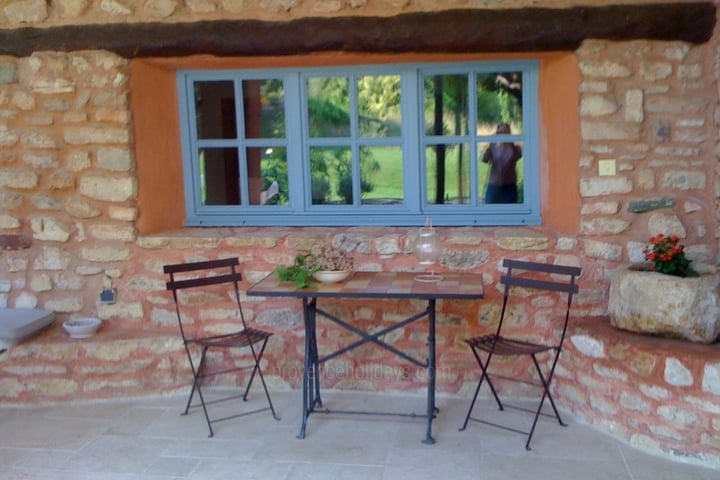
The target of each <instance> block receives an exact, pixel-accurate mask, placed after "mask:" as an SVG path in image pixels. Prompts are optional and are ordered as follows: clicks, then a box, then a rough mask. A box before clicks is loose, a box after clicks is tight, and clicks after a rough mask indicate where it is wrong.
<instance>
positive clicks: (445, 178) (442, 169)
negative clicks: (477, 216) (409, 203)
mask: <svg viewBox="0 0 720 480" xmlns="http://www.w3.org/2000/svg"><path fill="white" fill-rule="evenodd" d="M468 152H469V148H468V145H466V144H454V145H431V146H429V147H427V148H426V149H425V155H426V159H427V162H426V165H427V172H426V179H427V201H428V203H431V204H435V205H442V204H461V203H468V199H469V198H470V161H471V160H470V159H469V158H468V155H469V154H468Z"/></svg>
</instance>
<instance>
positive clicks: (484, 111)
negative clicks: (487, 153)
mask: <svg viewBox="0 0 720 480" xmlns="http://www.w3.org/2000/svg"><path fill="white" fill-rule="evenodd" d="M522 119H523V116H522V72H494V73H485V74H479V75H478V76H477V132H478V134H479V135H492V134H494V133H495V129H496V127H497V125H498V124H499V123H501V122H504V123H507V124H509V125H510V126H511V127H512V132H513V133H514V134H521V133H523V124H522V122H523V120H522Z"/></svg>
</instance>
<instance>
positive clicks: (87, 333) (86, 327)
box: [63, 317, 102, 338]
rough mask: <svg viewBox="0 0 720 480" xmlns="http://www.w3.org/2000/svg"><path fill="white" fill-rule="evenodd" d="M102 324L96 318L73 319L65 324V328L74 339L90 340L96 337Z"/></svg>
mask: <svg viewBox="0 0 720 480" xmlns="http://www.w3.org/2000/svg"><path fill="white" fill-rule="evenodd" d="M101 323H102V320H100V319H99V318H95V317H83V318H72V319H70V320H65V321H64V322H63V328H64V329H65V331H66V332H67V333H68V334H69V335H70V336H71V337H72V338H88V337H92V336H93V335H95V332H96V331H97V329H98V328H100V324H101Z"/></svg>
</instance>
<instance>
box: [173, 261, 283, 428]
mask: <svg viewBox="0 0 720 480" xmlns="http://www.w3.org/2000/svg"><path fill="white" fill-rule="evenodd" d="M237 265H238V259H237V258H227V259H223V260H210V261H204V262H194V263H181V264H176V265H165V267H164V271H165V273H166V274H168V275H169V277H170V278H169V281H168V282H167V283H166V286H167V289H168V290H170V291H171V292H172V296H173V300H174V301H175V311H176V312H177V318H178V323H179V325H180V334H181V335H182V339H183V344H184V345H185V351H186V352H187V357H188V361H189V362H190V368H191V369H192V373H193V385H192V389H191V391H190V396H189V398H188V401H187V405H186V406H185V411H184V412H183V413H182V415H187V414H188V411H189V410H190V408H191V407H198V406H202V409H203V412H204V413H205V420H206V421H207V424H208V429H209V430H210V435H208V436H210V437H212V436H213V434H214V432H213V428H212V424H213V423H215V422H220V421H223V420H230V419H232V418H237V417H242V416H245V415H250V414H253V413H258V412H261V411H265V410H270V411H271V412H272V416H273V418H275V419H276V420H278V419H279V418H278V416H277V415H276V414H275V409H274V408H273V404H272V400H270V393H269V392H268V389H267V385H266V384H265V378H264V377H263V373H262V370H261V369H260V360H261V359H262V355H263V353H264V352H265V346H266V345H267V342H268V339H269V338H270V337H271V336H272V333H270V332H265V331H262V330H257V329H254V328H250V327H248V326H247V323H246V322H245V316H244V315H243V311H242V305H241V303H240V287H239V282H240V280H241V279H242V277H241V275H240V273H239V272H237V271H236V267H237ZM178 277H181V278H178ZM188 289H193V290H198V289H199V290H200V291H199V292H193V293H196V294H195V295H192V294H191V293H190V292H184V291H185V290H188ZM231 290H232V291H234V296H233V299H232V300H231V299H230V298H227V301H234V302H235V304H236V307H237V314H238V316H239V317H240V326H241V327H242V328H241V329H240V330H238V331H235V332H232V333H225V334H221V335H207V336H205V335H203V334H202V326H201V325H199V322H198V321H197V320H198V313H199V311H200V310H201V309H202V308H203V306H212V307H213V308H217V306H218V302H225V301H226V300H225V298H223V297H225V296H227V295H228V294H229V293H230V291H231ZM190 323H193V326H192V327H190ZM240 348H247V349H248V350H249V353H250V356H251V357H252V358H248V361H247V362H245V363H243V362H242V361H241V363H240V364H238V365H235V366H233V367H231V368H223V369H221V368H208V361H207V358H208V354H209V353H211V352H212V351H215V350H229V349H230V350H232V349H240ZM193 351H195V352H196V353H197V352H198V351H199V354H200V357H199V360H198V361H197V363H196V362H195V361H193ZM249 369H252V373H251V374H250V378H249V379H248V381H247V386H246V387H245V392H244V393H243V394H241V395H237V394H236V395H232V396H226V397H224V398H220V399H217V400H214V401H209V402H206V401H205V398H204V397H203V392H202V388H201V387H202V385H201V384H202V382H203V380H204V379H206V378H209V377H214V376H217V375H224V374H230V373H234V372H238V371H241V370H249ZM256 375H257V376H258V377H260V381H261V382H262V386H263V389H264V390H265V397H266V398H267V403H268V406H267V407H263V408H260V409H255V410H252V411H245V412H242V413H237V414H233V415H229V416H224V417H221V418H216V419H211V418H210V415H209V414H208V408H207V406H208V405H211V404H215V403H219V402H223V401H227V400H231V399H235V398H239V397H242V399H243V401H247V398H248V393H249V392H250V387H251V386H252V383H253V380H254V379H255V376H256ZM195 392H197V394H198V397H199V399H200V403H199V404H193V403H192V401H193V397H194V396H195Z"/></svg>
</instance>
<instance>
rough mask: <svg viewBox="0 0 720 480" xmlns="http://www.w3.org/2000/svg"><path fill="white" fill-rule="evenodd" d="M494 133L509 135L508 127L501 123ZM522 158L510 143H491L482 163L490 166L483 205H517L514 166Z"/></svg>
mask: <svg viewBox="0 0 720 480" xmlns="http://www.w3.org/2000/svg"><path fill="white" fill-rule="evenodd" d="M496 133H499V134H509V133H510V125H508V124H507V123H501V124H499V125H498V126H497V130H496ZM521 157H522V148H520V147H519V146H517V145H515V144H514V143H512V142H503V143H491V144H490V145H489V146H488V148H487V150H485V154H484V155H483V158H482V161H483V162H485V163H487V164H489V165H490V177H489V179H488V186H487V190H486V191H485V203H517V201H518V187H517V173H516V169H515V167H516V165H517V162H518V160H520V158H521Z"/></svg>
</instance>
